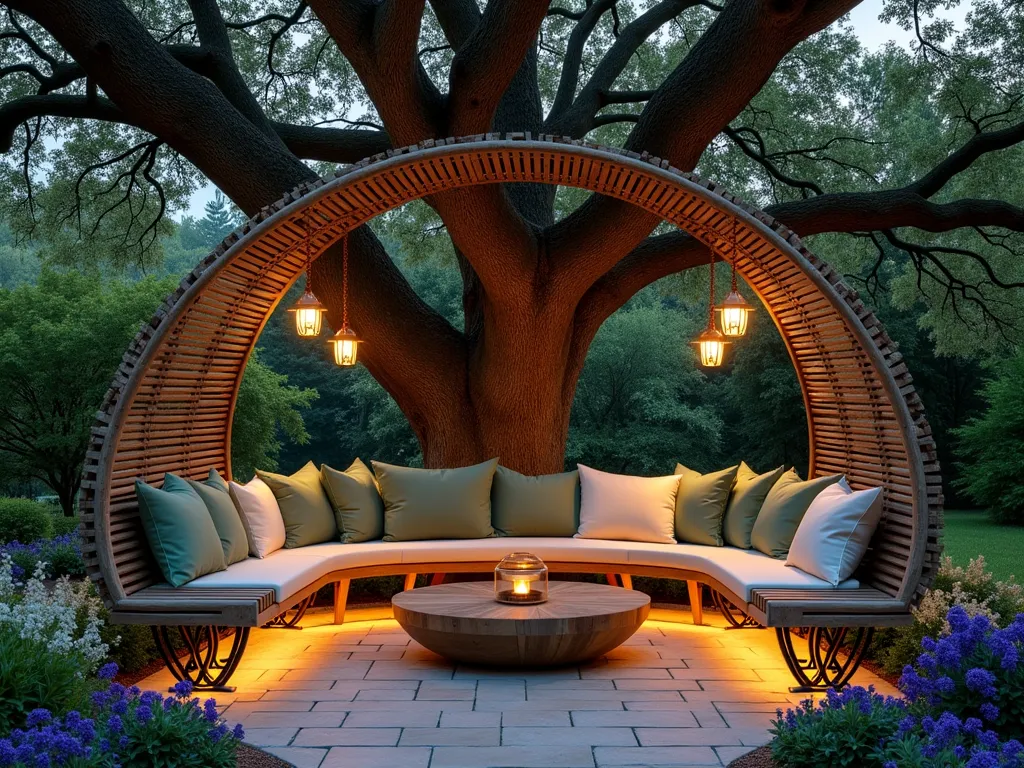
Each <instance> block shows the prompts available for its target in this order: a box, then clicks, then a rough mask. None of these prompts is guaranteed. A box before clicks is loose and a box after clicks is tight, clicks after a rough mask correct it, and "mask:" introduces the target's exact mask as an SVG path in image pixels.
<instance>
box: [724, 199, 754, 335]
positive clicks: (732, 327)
mask: <svg viewBox="0 0 1024 768" xmlns="http://www.w3.org/2000/svg"><path fill="white" fill-rule="evenodd" d="M736 224H737V222H736V219H733V220H732V288H731V289H730V291H729V295H728V296H726V297H725V300H724V301H723V302H722V303H721V304H719V305H718V307H717V310H718V314H719V319H720V320H721V323H722V333H723V334H725V335H726V336H729V337H732V338H737V337H739V336H742V335H743V334H745V333H746V332H747V323H748V322H749V320H750V313H751V312H753V311H754V308H753V307H752V306H751V305H750V304H749V303H748V302H747V300H746V299H744V298H743V296H742V295H741V294H740V292H739V289H738V288H737V285H736V259H737V258H738V257H739V247H738V245H737V237H736Z"/></svg>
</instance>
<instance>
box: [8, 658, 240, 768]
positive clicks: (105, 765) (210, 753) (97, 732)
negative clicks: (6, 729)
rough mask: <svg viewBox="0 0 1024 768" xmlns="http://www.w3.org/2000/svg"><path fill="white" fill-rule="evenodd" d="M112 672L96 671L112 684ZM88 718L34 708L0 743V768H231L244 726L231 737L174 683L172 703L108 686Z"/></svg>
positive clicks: (206, 707) (207, 707)
mask: <svg viewBox="0 0 1024 768" xmlns="http://www.w3.org/2000/svg"><path fill="white" fill-rule="evenodd" d="M116 673H117V667H116V665H113V664H110V665H107V666H106V667H104V668H103V669H101V670H100V674H101V677H104V678H107V679H110V678H113V676H114V675H115V674H116ZM87 714H88V715H89V716H88V717H86V716H85V715H83V714H81V713H80V712H78V711H71V712H68V713H67V714H66V715H64V716H63V717H56V716H54V715H53V713H51V712H50V711H48V710H46V709H37V710H35V711H33V712H31V713H30V714H29V716H28V718H27V722H26V727H25V728H24V729H15V730H14V731H12V732H11V735H10V737H9V738H6V739H0V766H16V767H17V768H36V767H37V766H73V767H74V768H93V767H95V768H121V767H122V766H123V767H124V768H130V767H131V766H152V767H153V768H177V767H178V766H181V767H182V768H184V766H203V767H204V768H233V767H234V765H235V761H236V757H235V752H236V750H237V748H238V742H239V741H240V740H241V739H242V737H243V735H244V734H243V732H242V726H240V725H238V726H235V728H234V730H229V729H228V727H227V726H226V725H225V724H224V723H223V722H221V720H220V718H219V716H218V714H217V703H216V701H214V700H213V699H207V700H206V702H205V703H203V704H202V705H200V703H199V699H196V698H192V684H191V683H189V682H182V683H178V684H177V685H176V686H175V693H174V696H172V697H168V698H166V699H165V698H164V697H163V696H161V695H160V694H159V693H156V692H155V691H146V692H145V693H143V692H142V691H140V690H139V689H138V688H136V687H134V686H133V687H132V688H125V687H124V686H123V685H120V684H119V683H111V684H110V686H109V687H108V688H107V689H106V690H102V691H97V692H95V693H94V694H93V696H92V702H91V709H90V711H89V712H88V713H87Z"/></svg>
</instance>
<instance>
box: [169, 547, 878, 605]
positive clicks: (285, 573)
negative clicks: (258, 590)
mask: <svg viewBox="0 0 1024 768" xmlns="http://www.w3.org/2000/svg"><path fill="white" fill-rule="evenodd" d="M510 552H531V553H533V554H535V555H538V556H539V557H540V558H541V559H543V560H547V561H550V562H563V563H607V564H608V566H609V570H610V571H614V570H615V566H617V565H621V566H627V565H631V564H632V565H647V566H660V567H663V568H679V569H686V570H691V571H697V572H700V573H706V574H708V575H709V576H710V577H711V578H713V579H715V580H717V581H718V582H719V583H721V584H722V585H723V586H724V587H725V588H726V589H729V590H731V591H732V592H733V593H734V594H735V595H736V596H738V597H740V598H742V600H743V601H744V602H749V601H750V597H751V592H752V591H753V590H755V589H764V588H790V589H836V587H833V586H832V585H831V584H829V583H828V582H827V581H823V580H822V579H819V578H816V577H814V576H811V575H810V574H808V573H804V572H803V571H800V570H797V569H796V568H788V567H786V565H785V563H783V562H782V561H781V560H775V559H774V558H771V557H768V556H767V555H763V554H761V553H760V552H757V551H755V550H749V549H737V548H735V547H706V546H702V545H700V544H649V543H642V542H634V541H611V540H606V539H570V538H543V537H537V538H533V537H530V538H513V537H504V538H493V539H457V540H442V541H404V542H402V541H396V542H383V541H368V542H364V543H361V544H341V543H338V542H330V543H325V544H314V545H313V546H310V547H299V548H297V549H279V550H277V551H276V552H273V553H271V554H269V555H267V557H265V558H263V559H262V560H261V559H258V558H255V557H250V558H249V559H247V560H242V561H241V562H238V563H235V564H234V565H230V566H228V568H227V570H224V571H219V572H217V573H211V574H209V575H207V576H202V577H200V578H198V579H196V580H195V581H191V582H189V583H188V584H186V585H185V588H190V587H219V588H237V587H263V588H265V589H273V590H274V592H275V595H276V599H277V602H279V603H282V604H283V603H285V602H287V600H288V599H289V598H290V597H291V596H292V595H294V594H296V593H297V592H299V591H300V590H301V589H303V588H304V587H307V586H309V585H310V584H312V583H313V582H314V581H316V580H317V579H320V578H323V577H324V576H326V575H327V574H329V573H331V572H332V571H338V570H342V569H345V568H360V567H367V566H374V565H395V566H400V565H404V564H408V565H422V564H425V563H459V562H463V563H465V562H486V563H494V564H495V565H497V563H498V561H499V560H501V558H502V557H504V556H505V555H507V554H509V553H510ZM399 572H400V570H399ZM858 586H859V584H858V582H857V581H856V580H854V579H849V580H847V581H844V582H843V583H842V584H840V585H839V587H838V589H849V588H855V587H858Z"/></svg>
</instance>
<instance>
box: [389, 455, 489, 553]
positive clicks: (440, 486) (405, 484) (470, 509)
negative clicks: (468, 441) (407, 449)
mask: <svg viewBox="0 0 1024 768" xmlns="http://www.w3.org/2000/svg"><path fill="white" fill-rule="evenodd" d="M497 466H498V460H497V459H491V460H490V461H485V462H484V463H482V464H474V465H473V466H472V467H462V468H461V469H414V468H412V467H396V466H394V465H393V464H383V463H381V462H379V461H375V462H373V471H374V473H375V474H376V475H377V483H378V485H379V486H380V495H381V497H382V498H383V499H384V541H418V540H422V539H483V538H487V537H488V536H494V529H493V528H492V527H491V480H492V478H493V477H494V470H495V469H496V468H497Z"/></svg>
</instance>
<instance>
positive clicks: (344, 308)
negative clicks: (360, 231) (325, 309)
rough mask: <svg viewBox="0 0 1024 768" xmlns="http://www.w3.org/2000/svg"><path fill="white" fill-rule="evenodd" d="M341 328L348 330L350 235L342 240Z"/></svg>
mask: <svg viewBox="0 0 1024 768" xmlns="http://www.w3.org/2000/svg"><path fill="white" fill-rule="evenodd" d="M341 327H342V328H348V235H345V237H343V238H342V240H341Z"/></svg>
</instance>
